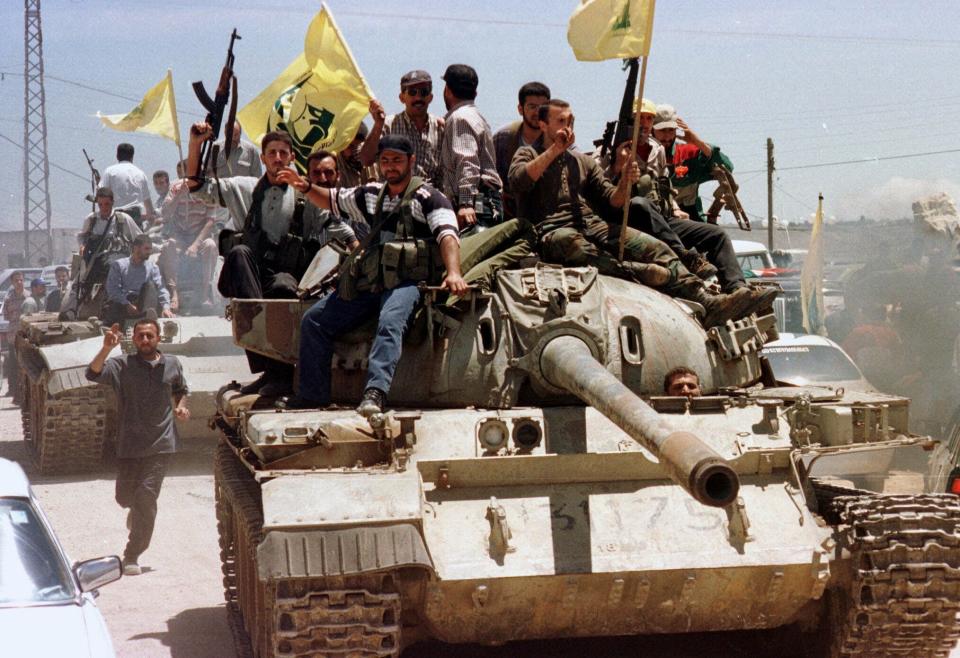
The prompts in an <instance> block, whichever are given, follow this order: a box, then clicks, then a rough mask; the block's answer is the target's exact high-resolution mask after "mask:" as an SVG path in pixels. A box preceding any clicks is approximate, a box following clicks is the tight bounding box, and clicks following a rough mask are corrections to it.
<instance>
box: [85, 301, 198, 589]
mask: <svg viewBox="0 0 960 658" xmlns="http://www.w3.org/2000/svg"><path fill="white" fill-rule="evenodd" d="M120 338H121V332H120V326H119V325H117V324H115V325H113V326H112V327H110V330H109V331H108V332H107V333H106V334H104V336H103V346H102V347H101V348H100V351H99V352H98V353H97V355H96V356H95V357H94V358H93V361H91V362H90V365H89V366H88V367H87V372H86V377H87V379H88V380H90V381H92V382H97V383H98V384H106V385H107V386H110V387H111V388H112V389H113V391H114V392H115V393H116V395H117V406H118V407H119V413H118V427H117V485H116V500H117V503H118V504H119V505H120V506H121V507H123V508H127V509H129V510H130V511H129V512H128V514H127V529H128V530H129V531H130V534H129V537H128V539H127V545H126V548H125V549H124V551H123V573H124V575H126V576H137V575H139V574H140V573H142V569H141V566H140V556H141V555H142V554H143V552H144V551H146V550H147V548H148V547H149V546H150V539H151V538H152V537H153V527H154V523H155V522H156V518H157V498H158V497H159V496H160V487H161V485H162V484H163V478H164V475H165V474H166V471H167V466H168V464H169V460H170V455H171V454H173V453H174V452H176V451H177V443H178V436H177V426H176V424H175V423H174V418H176V419H177V420H181V421H187V420H189V419H190V410H189V409H188V408H187V392H188V390H187V382H186V380H185V379H184V377H183V369H182V368H181V366H180V361H179V360H177V357H175V356H166V355H165V354H163V353H162V352H160V350H158V349H157V346H158V345H159V343H160V325H159V324H158V323H157V321H156V320H155V319H149V318H148V319H142V320H137V322H136V324H135V325H134V326H133V343H134V345H136V348H137V351H136V353H134V354H121V355H119V356H113V357H110V352H112V351H113V350H114V349H115V348H116V347H117V345H119V344H120ZM108 357H110V358H108Z"/></svg>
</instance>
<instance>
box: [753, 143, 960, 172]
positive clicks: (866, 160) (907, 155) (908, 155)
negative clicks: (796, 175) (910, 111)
mask: <svg viewBox="0 0 960 658" xmlns="http://www.w3.org/2000/svg"><path fill="white" fill-rule="evenodd" d="M947 153H960V149H946V150H943V151H924V152H923V153H904V154H903V155H885V156H881V157H873V158H860V159H859V160H838V161H836V162H818V163H815V164H805V165H793V166H792V167H776V171H791V170H794V169H819V168H820V167H836V166H839V165H848V164H867V163H870V162H880V161H882V160H905V159H907V158H920V157H923V156H926V155H944V154H947ZM759 171H766V169H748V170H745V171H741V172H740V173H741V174H755V173H757V172H759Z"/></svg>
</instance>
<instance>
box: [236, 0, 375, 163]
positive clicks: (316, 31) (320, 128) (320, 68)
mask: <svg viewBox="0 0 960 658" xmlns="http://www.w3.org/2000/svg"><path fill="white" fill-rule="evenodd" d="M371 98H373V93H372V92H371V91H370V88H369V86H368V85H367V81H366V80H365V79H364V77H363V74H362V73H361V72H360V68H359V67H358V66H357V63H356V62H355V61H354V59H353V54H352V53H351V52H350V48H349V47H348V46H347V42H346V41H345V40H344V39H343V36H342V35H341V34H340V30H338V29H337V25H336V23H335V22H334V20H333V15H332V14H331V13H330V10H329V9H328V8H327V6H326V5H325V4H324V5H322V6H321V9H320V13H319V14H317V15H316V16H315V17H314V19H313V20H312V21H311V22H310V27H309V28H308V29H307V36H306V39H305V41H304V46H303V53H301V54H300V55H298V56H297V58H296V59H294V60H293V62H292V63H291V64H290V66H288V67H287V68H286V69H285V70H284V71H283V73H281V74H280V76H279V77H278V78H277V79H276V80H274V81H273V82H272V83H270V85H269V86H268V87H267V88H266V89H264V90H263V91H262V92H260V94H258V95H257V97H256V98H254V99H253V100H252V101H250V103H248V104H247V105H246V106H244V108H243V109H241V110H240V111H239V112H238V113H237V119H238V120H239V121H240V125H242V126H243V129H244V130H245V131H246V132H247V134H248V135H249V136H250V138H251V139H253V140H254V142H259V141H260V140H261V139H262V137H263V136H264V135H265V134H266V133H268V132H270V131H272V130H282V131H284V132H286V133H288V134H289V135H290V137H291V139H292V140H293V149H294V152H295V153H296V156H297V165H298V167H299V168H300V170H301V171H305V167H306V162H307V156H309V155H310V153H312V152H313V151H315V150H318V149H326V150H328V151H334V152H336V151H340V150H342V149H344V148H345V147H347V146H349V144H350V142H352V141H353V138H354V137H355V136H356V134H357V129H358V128H359V127H360V122H361V121H362V120H363V118H364V117H365V116H366V115H367V113H368V112H369V105H370V99H371Z"/></svg>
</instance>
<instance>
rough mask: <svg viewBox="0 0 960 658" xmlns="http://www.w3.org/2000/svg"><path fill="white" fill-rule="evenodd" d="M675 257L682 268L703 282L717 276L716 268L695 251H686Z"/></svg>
mask: <svg viewBox="0 0 960 658" xmlns="http://www.w3.org/2000/svg"><path fill="white" fill-rule="evenodd" d="M677 256H678V257H679V258H680V262H681V263H683V266H684V267H686V268H687V269H688V270H690V272H692V273H693V274H695V275H696V276H698V277H700V278H701V279H703V280H707V279H709V278H710V277H712V276H716V275H717V268H716V267H714V266H713V264H711V263H710V261H708V260H707V259H706V257H705V256H704V255H703V254H701V253H700V252H698V251H697V250H696V249H686V250H684V251H683V252H681V253H679V254H677Z"/></svg>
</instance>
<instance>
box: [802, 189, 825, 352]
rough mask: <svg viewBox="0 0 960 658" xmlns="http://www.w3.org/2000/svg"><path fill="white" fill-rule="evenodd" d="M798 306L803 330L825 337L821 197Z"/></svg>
mask: <svg viewBox="0 0 960 658" xmlns="http://www.w3.org/2000/svg"><path fill="white" fill-rule="evenodd" d="M800 304H801V306H802V308H803V330H804V331H806V332H807V333H808V334H820V335H821V336H825V335H826V333H827V331H826V327H825V326H824V324H823V318H824V310H823V195H822V194H821V195H820V199H819V201H818V203H817V214H816V216H815V217H814V219H813V230H812V231H811V232H810V246H809V248H808V250H807V258H806V260H804V261H803V268H802V269H801V270H800Z"/></svg>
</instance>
